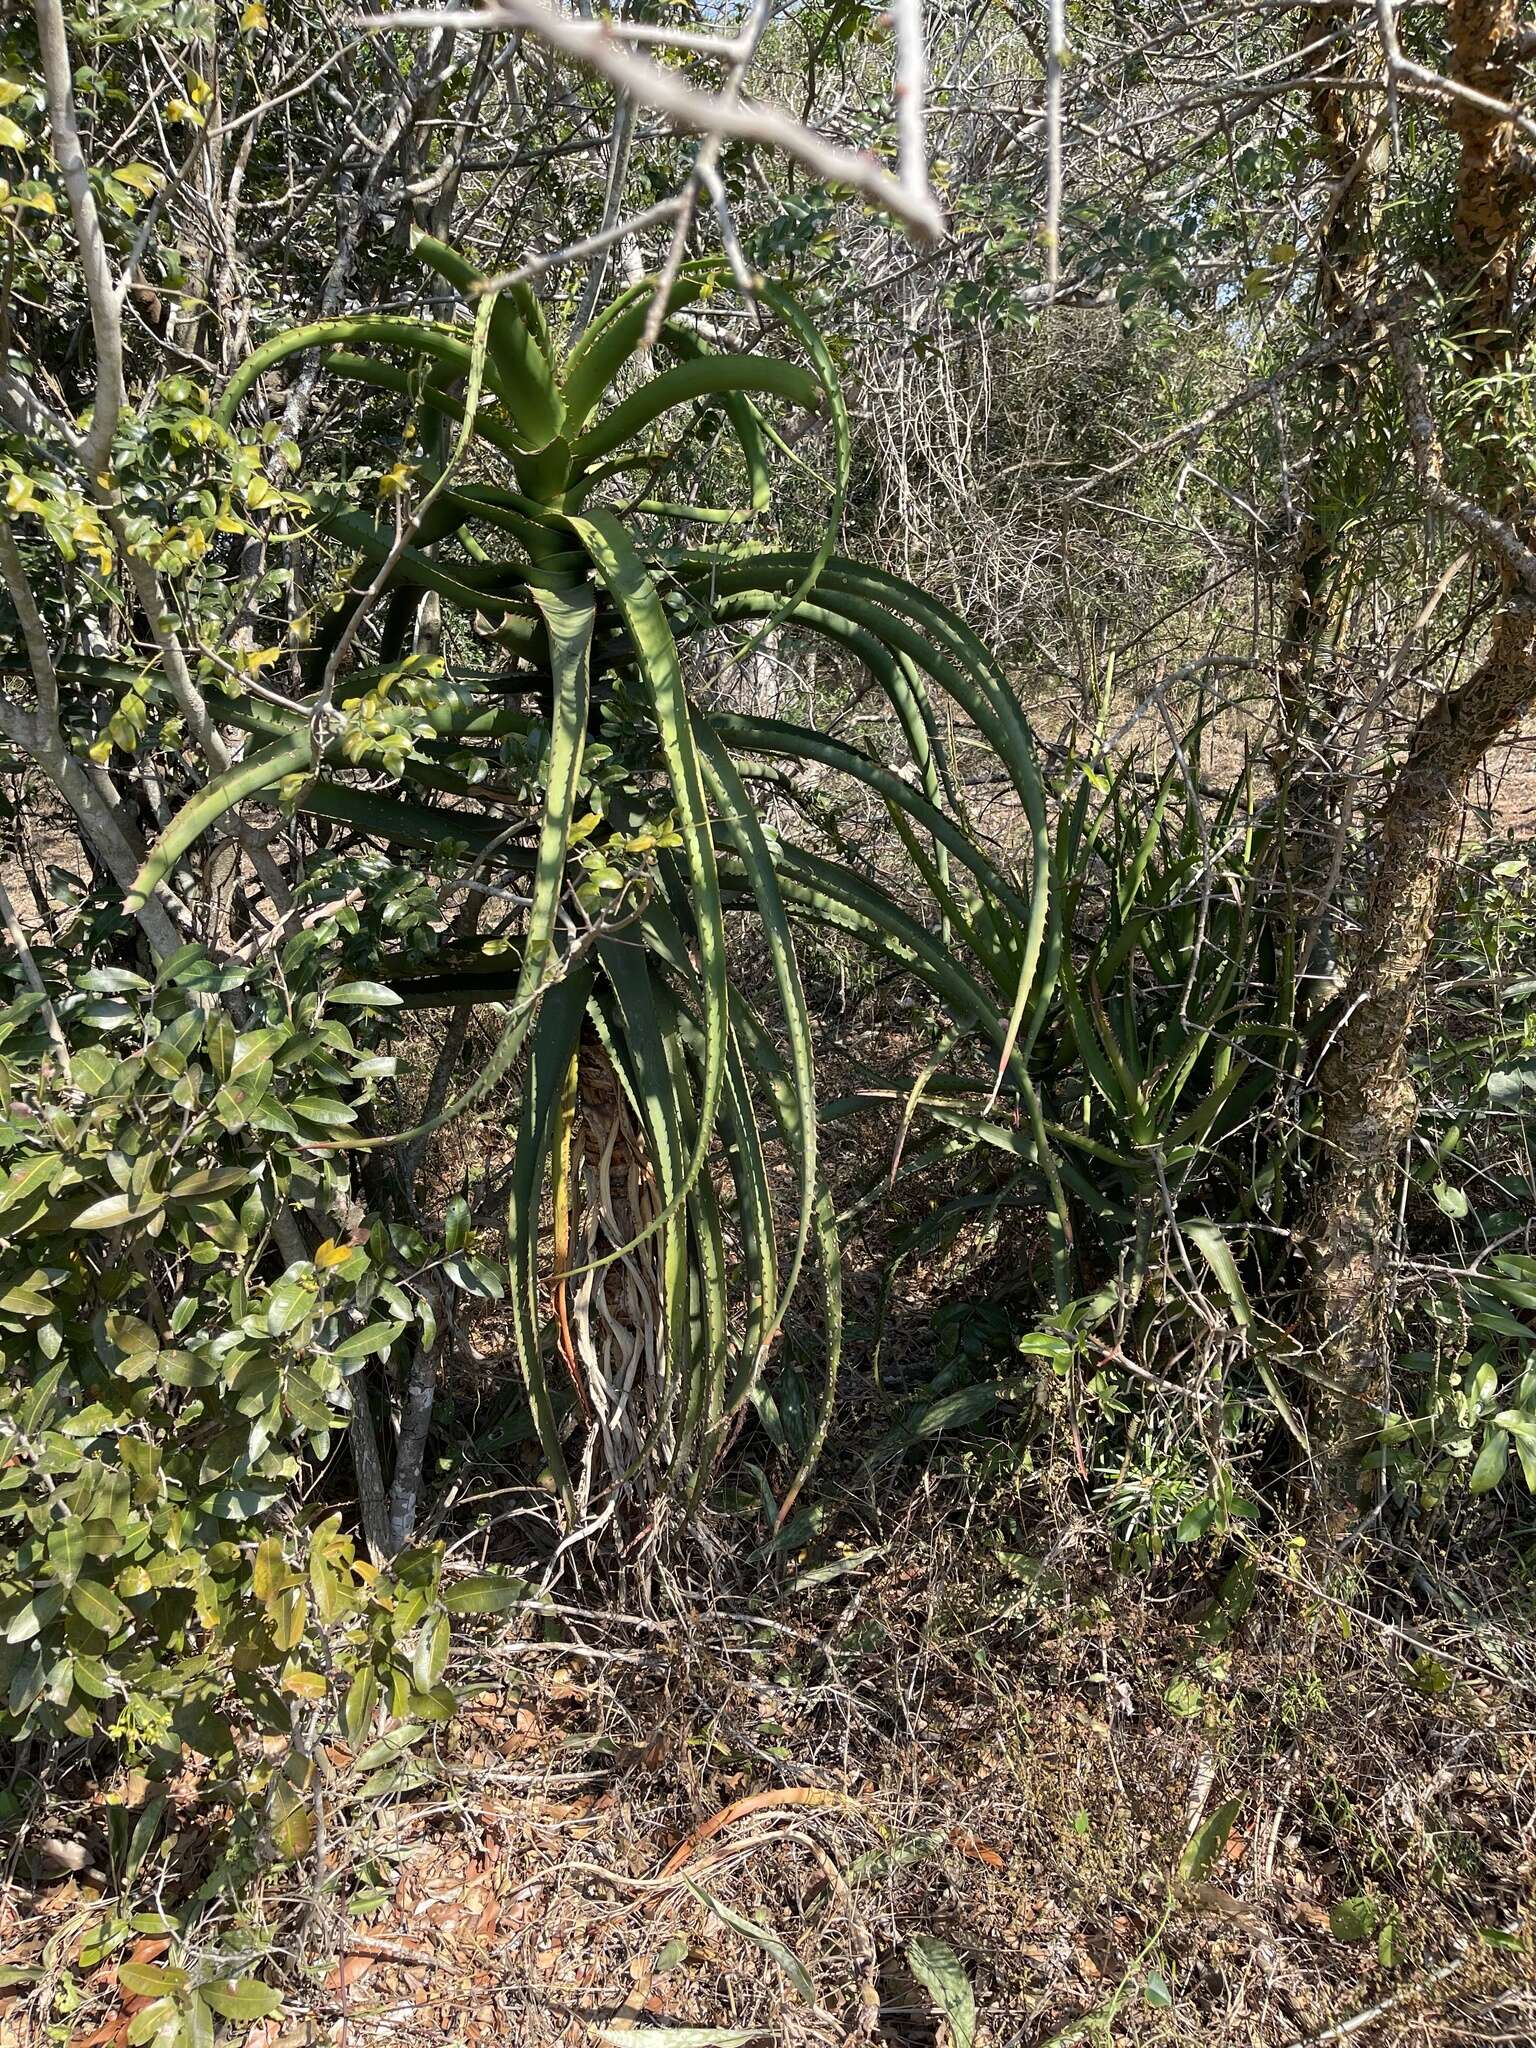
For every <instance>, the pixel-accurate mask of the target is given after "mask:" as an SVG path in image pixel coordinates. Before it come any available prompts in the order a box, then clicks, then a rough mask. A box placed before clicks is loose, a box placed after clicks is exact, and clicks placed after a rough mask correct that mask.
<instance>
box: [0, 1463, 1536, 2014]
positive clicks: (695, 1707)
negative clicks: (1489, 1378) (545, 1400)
mask: <svg viewBox="0 0 1536 2048" xmlns="http://www.w3.org/2000/svg"><path fill="white" fill-rule="evenodd" d="M1070 1492H1071V1487H1070V1474H1067V1473H1064V1472H1060V1471H1055V1472H1053V1471H1049V1470H1048V1471H1046V1472H1043V1473H1042V1474H1041V1476H1040V1478H1039V1479H1038V1480H1034V1481H1028V1482H1022V1483H1021V1484H1020V1486H1019V1488H1018V1491H1017V1497H1016V1499H1015V1501H1014V1503H1013V1507H1014V1510H1015V1512H1014V1513H1012V1514H1011V1515H1010V1514H1005V1513H1003V1512H1002V1511H1001V1508H1000V1506H999V1504H998V1502H997V1501H996V1499H995V1497H994V1496H992V1495H991V1494H990V1492H988V1491H984V1490H982V1489H981V1488H979V1487H978V1485H977V1483H976V1469H975V1465H974V1463H973V1462H972V1459H971V1457H970V1455H969V1454H968V1453H967V1452H966V1451H965V1450H964V1449H963V1448H961V1447H956V1448H952V1449H950V1450H948V1451H946V1452H945V1454H944V1455H943V1457H942V1459H940V1458H939V1457H937V1456H935V1455H933V1454H930V1455H927V1456H925V1457H922V1458H920V1459H911V1458H908V1459H906V1460H904V1461H901V1462H899V1463H898V1464H896V1465H895V1466H894V1467H888V1468H887V1479H886V1481H885V1483H884V1484H883V1485H882V1486H881V1488H880V1491H879V1493H878V1494H876V1493H875V1492H874V1491H873V1490H872V1489H871V1488H870V1487H869V1485H868V1484H867V1483H866V1484H865V1485H864V1486H863V1488H862V1490H856V1489H853V1488H850V1489H849V1490H848V1491H846V1492H842V1493H840V1495H839V1496H838V1497H837V1499H836V1506H835V1512H834V1511H832V1502H831V1500H828V1501H826V1502H825V1503H824V1504H825V1505H826V1507H827V1509H828V1513H827V1515H826V1518H825V1521H824V1525H823V1528H822V1530H821V1532H820V1534H819V1535H817V1536H816V1537H815V1538H814V1539H813V1540H812V1541H811V1542H810V1543H808V1544H806V1545H805V1546H803V1547H802V1548H800V1549H799V1550H797V1551H794V1552H790V1553H787V1554H783V1555H781V1556H779V1557H778V1558H776V1559H774V1560H772V1561H771V1563H770V1564H769V1565H768V1568H767V1569H766V1570H765V1571H764V1570H759V1571H758V1572H756V1573H754V1574H749V1573H746V1572H730V1571H721V1572H719V1573H717V1574H715V1575H714V1576H712V1577H710V1578H708V1579H705V1578H702V1577H700V1578H697V1579H694V1580H683V1579H677V1580H672V1581H670V1582H668V1583H667V1584H666V1585H665V1586H664V1587H662V1588H659V1589H658V1592H659V1596H660V1597H659V1598H658V1601H657V1604H656V1611H655V1612H654V1613H653V1614H651V1615H639V1614H626V1613H621V1612H616V1611H597V1610H594V1609H593V1608H592V1607H591V1606H590V1605H589V1604H587V1603H583V1602H581V1601H579V1600H578V1599H577V1598H576V1596H575V1594H574V1592H573V1591H572V1590H571V1589H562V1588H559V1587H555V1588H553V1589H551V1590H550V1591H549V1592H548V1593H546V1594H543V1595H539V1594H535V1593H534V1590H533V1589H532V1588H530V1589H529V1597H528V1599H527V1600H526V1601H525V1603H524V1605H523V1606H522V1608H521V1609H520V1610H519V1611H518V1612H517V1613H516V1614H513V1615H509V1616H503V1617H498V1618H495V1619H488V1620H487V1621H485V1622H484V1623H483V1624H479V1625H476V1624H466V1626H465V1629H464V1631H463V1633H462V1634H460V1635H459V1636H458V1638H457V1642H456V1649H455V1657H454V1663H453V1666H452V1668H451V1671H450V1679H451V1682H452V1683H453V1684H454V1685H455V1688H456V1690H458V1691H459V1692H460V1694H461V1695H462V1696H463V1697H465V1698H466V1699H467V1700H468V1701H469V1702H470V1704H469V1705H468V1706H467V1707H466V1709H465V1711H464V1712H463V1713H462V1714H461V1716H460V1717H459V1719H458V1720H457V1721H455V1722H453V1723H451V1724H448V1725H446V1726H444V1727H441V1728H438V1729H432V1730H426V1729H420V1728H418V1729H416V1730H410V1729H406V1730H402V1731H400V1733H399V1734H398V1736H397V1738H396V1740H395V1741H394V1743H393V1744H390V1745H385V1744H375V1745H373V1746H372V1747H371V1748H370V1749H369V1750H368V1751H367V1752H366V1753H363V1754H357V1753H354V1752H350V1751H349V1750H348V1749H347V1748H345V1747H344V1746H340V1745H334V1744H333V1745H330V1746H328V1747H327V1748H326V1750H325V1752H324V1757H323V1766H322V1770H321V1773H320V1779H319V1789H318V1791H317V1794H316V1799H315V1807H314V1812H315V1819H316V1827H315V1833H314V1839H313V1844H312V1847H311V1849H310V1851H309V1853H308V1854H307V1855H306V1856H305V1857H304V1858H302V1859H301V1860H300V1861H298V1862H295V1863H288V1864H282V1865H279V1864H272V1865H269V1866H267V1867H266V1868H265V1869H261V1870H256V1871H253V1873H252V1877H251V1881H250V1884H249V1887H248V1889H247V1891H246V1894H245V1897H244V1900H243V1904H242V1906H241V1907H240V1908H239V1909H238V1911H237V1910H236V1909H234V1908H233V1907H225V1908H224V1909H223V1911H222V1913H221V1914H220V1915H217V1916H214V1917H212V1918H209V1919H205V1920H204V1921H203V1923H202V1925H201V1928H200V1930H199V1933H198V1935H197V1938H196V1941H195V1943H193V1944H192V1945H190V1946H189V1947H188V1948H186V1949H185V1950H175V1951H172V1950H171V1948H170V1944H169V1942H168V1940H167V1937H166V1935H165V1934H164V1933H163V1932H160V1931H158V1930H157V1925H156V1915H157V1914H165V1915H169V1914H174V1912H175V1910H176V1908H177V1905H178V1904H179V1903H180V1902H181V1901H182V1900H184V1899H185V1898H186V1897H187V1896H189V1895H190V1894H192V1893H194V1892H195V1891H196V1889H197V1887H198V1886H199V1884H200V1883H201V1882H202V1881H203V1880H204V1879H205V1878H206V1876H207V1874H208V1860H209V1858H208V1852H207V1850H206V1848H205V1847H202V1846H200V1831H201V1829H202V1828H203V1827H204V1826H205V1825H206V1787H203V1786H198V1785H195V1784H193V1783H185V1784H179V1783H173V1784H171V1785H170V1786H168V1787H165V1788H163V1794H162V1792H156V1793H155V1794H154V1795H153V1796H151V1789H150V1788H149V1787H148V1786H147V1785H146V1784H145V1783H144V1782H143V1781H142V1780H138V1781H134V1780H131V1779H118V1780H115V1781H108V1782H106V1783H91V1782H89V1781H86V1780H81V1781H79V1782H77V1783H76V1784H75V1785H74V1786H73V1788H72V1792H73V1800H74V1803H73V1805H72V1806H71V1805H67V1804H60V1803H58V1802H56V1803H55V1804H54V1806H53V1807H52V1809H51V1811H50V1816H49V1819H48V1822H47V1826H48V1828H50V1829H51V1830H53V1831H54V1832H53V1834H52V1836H51V1838H50V1837H45V1836H44V1834H43V1833H42V1830H41V1827H40V1826H37V1825H34V1826H33V1827H32V1828H30V1829H28V1830H26V1831H24V1832H23V1834H22V1835H21V1837H20V1838H19V1840H18V1842H17V1844H16V1853H15V1855H14V1856H13V1862H12V1873H13V1874H12V1879H11V1882H10V1884H9V1886H8V1887H7V1890H6V1893H5V1895H4V1903H3V1905H0V1913H3V1915H4V1926H5V1941H6V1947H7V1954H8V1956H9V1957H10V1958H12V1959H13V1960H11V1962H10V1963H9V1965H8V1969H7V1978H6V1980H5V1981H6V1989H5V1990H4V1991H3V1993H0V1997H3V1998H4V1999H5V2001H6V2005H5V2007H4V2017H3V2019H0V2038H3V2039H4V2040H5V2041H6V2043H7V2048H12V2044H14V2048H22V2044H28V2048H30V2044H32V2043H40V2042H42V2041H45V2040H69V2041H71V2042H73V2043H75V2044H77V2048H87V2044H89V2048H116V2044H117V2043H118V2042H120V2041H126V2042H130V2043H131V2042H132V2040H133V2039H134V2038H135V2031H136V2030H135V2028H134V2024H133V2023H134V2020H135V2018H136V2016H137V2014H139V2013H141V2012H143V2011H144V2010H145V2009H146V2007H147V2006H148V2004H149V2002H150V1993H151V1992H152V1991H154V1990H156V1989H159V1990H160V1991H161V1993H162V1995H163V1984H160V1985H157V1983H156V1973H157V1972H158V1971H163V1970H165V1969H167V1968H169V1969H170V1970H172V1971H173V1972H182V1973H185V1983H186V1985H187V1986H188V1987H189V1991H188V1994H187V1995H189V1996H195V1995H196V1991H197V1987H199V1986H201V1987H203V1988H204V1989H209V1988H211V1989H212V1991H213V1993H214V1995H215V1997H217V1994H218V1989H219V1986H220V1985H221V1984H223V1983H225V1982H227V1981H228V1980H229V1978H230V1977H231V1975H232V1974H234V1973H237V1972H238V1968H239V1962H240V1959H241V1958H242V1957H244V1958H247V1959H248V1958H249V1957H250V1956H251V1955H253V1954H257V1953H260V1954H262V1955H263V1956H264V1959H265V1974H266V1977H267V1980H268V1982H270V1983H272V1984H274V1985H276V1986H277V1987H278V1988H279V1989H280V1990H281V1991H282V1993H283V1994H284V1996H285V1999H286V2014H287V2015H289V2017H285V2016H284V2014H282V2013H275V2012H274V2013H273V2014H272V2015H271V2016H267V2015H265V2014H264V2013H261V2012H258V2011H256V2010H255V2009H254V2008H253V2009H252V2010H251V2011H250V2012H249V2013H248V2014H247V2015H246V2016H245V2018H244V2020H243V2022H242V2023H241V2024H240V2025H237V2026H235V2027H234V2028H233V2029H232V2031H231V2033H230V2038H231V2039H236V2040H242V2039H243V2040H244V2041H245V2043H246V2044H247V2048H278V2044H280V2043H283V2044H286V2043H294V2044H297V2043H299V2042H301V2041H306V2042H307V2041H315V2042H318V2041H335V2042H347V2043H350V2044H352V2048H364V2044H368V2048H373V2044H384V2043H396V2042H399V2043H406V2042H422V2043H426V2042H433V2043H437V2042H443V2041H448V2040H452V2041H456V2042H458V2041H462V2042H464V2043H466V2044H479V2043H486V2044H490V2043H495V2042H500V2041H504V2040H515V2041H518V2042H528V2043H542V2042H548V2043H556V2042H560V2043H566V2044H571V2048H575V2044H577V2043H584V2042H606V2041H626V2042H643V2041H646V2040H650V2041H653V2042H655V2043H656V2044H657V2048H662V2044H665V2043H668V2042H670V2043H671V2044H673V2048H678V2044H681V2043H685V2042H686V2043H692V2044H698V2048H703V2044H704V2043H710V2044H713V2043H716V2042H721V2041H740V2042H743V2043H745V2042H748V2041H758V2040H763V2041H781V2042H786V2043H788V2042H795V2043H802V2042H803V2043H813V2042H825V2043H828V2044H832V2043H839V2042H845V2041H860V2040H867V2041H870V2042H887V2043H892V2044H896V2043H902V2044H907V2043H911V2044H917V2043H934V2042H939V2041H943V2040H948V2041H950V2042H953V2043H955V2044H956V2048H964V2044H965V2043H967V2042H974V2043H976V2044H978V2048H982V2044H986V2048H1045V2044H1046V2043H1055V2044H1059V2048H1066V2044H1068V2043H1072V2042H1083V2043H1090V2044H1095V2043H1104V2044H1108V2043H1111V2042H1113V2043H1116V2044H1120V2043H1136V2044H1143V2043H1145V2044H1148V2048H1152V2044H1159V2048H1161V2044H1174V2043H1184V2042H1189V2043H1194V2042H1203V2043H1209V2044H1213V2048H1226V2044H1228V2043H1230V2044H1233V2048H1237V2044H1239V2043H1241V2044H1243V2048H1254V2044H1263V2048H1289V2044H1293V2043H1295V2044H1303V2043H1306V2044H1313V2043H1319V2044H1320V2043H1322V2042H1325V2041H1331V2040H1334V2039H1342V2038H1349V2039H1355V2040H1359V2041H1362V2042H1365V2043H1375V2044H1381V2048H1384V2044H1386V2043H1392V2044H1394V2048H1395V2044H1399V2043H1402V2044H1419V2043H1422V2044H1424V2048H1429V2044H1439V2043H1447V2044H1449V2043H1452V2042H1459V2041H1464V2040H1479V2041H1484V2040H1487V2041H1492V2040H1500V2041H1523V2040H1526V2039H1529V2038H1530V2037H1531V2029H1532V2027H1533V2026H1536V1995H1533V1991H1532V1976H1531V1961H1532V1958H1531V1947H1530V1943H1531V1931H1530V1927H1529V1922H1528V1919H1527V1917H1526V1916H1527V1915H1528V1910H1529V1899H1530V1895H1531V1887H1532V1882H1533V1877H1536V1847H1533V1844H1536V1832H1533V1831H1536V1803H1533V1798H1532V1791H1531V1787H1532V1785H1533V1783H1536V1663H1533V1660H1532V1656H1531V1647H1530V1619H1531V1591H1530V1587H1529V1585H1528V1584H1525V1583H1521V1582H1519V1581H1518V1580H1517V1579H1511V1581H1510V1583H1508V1584H1506V1585H1503V1586H1499V1587H1492V1586H1489V1585H1488V1584H1487V1583H1486V1582H1485V1583H1483V1584H1476V1583H1474V1581H1473V1579H1472V1576H1471V1574H1470V1573H1469V1572H1468V1571H1467V1570H1466V1568H1465V1567H1464V1566H1463V1567H1460V1568H1458V1567H1456V1566H1454V1565H1453V1564H1452V1563H1451V1562H1450V1560H1449V1559H1448V1558H1447V1559H1442V1560H1440V1561H1438V1562H1437V1561H1436V1560H1434V1559H1430V1560H1428V1561H1427V1562H1426V1566H1425V1570H1426V1572H1427V1573H1428V1574H1430V1575H1434V1578H1435V1582H1434V1583H1433V1584H1429V1583H1426V1588H1425V1593H1424V1596H1423V1597H1422V1598H1421V1599H1420V1600H1418V1601H1417V1602H1413V1601H1409V1600H1405V1599H1403V1598H1402V1597H1401V1596H1400V1595H1399V1594H1395V1593H1393V1592H1391V1591H1390V1589H1391V1588H1392V1587H1394V1586H1397V1585H1400V1584H1401V1583H1402V1573H1401V1571H1400V1569H1399V1565H1400V1560H1397V1559H1395V1558H1394V1557H1393V1556H1392V1555H1391V1553H1390V1551H1389V1549H1388V1548H1387V1547H1386V1546H1385V1545H1383V1546H1380V1547H1378V1549H1377V1550H1376V1551H1375V1552H1366V1551H1362V1552H1361V1553H1360V1554H1359V1556H1358V1557H1357V1558H1356V1559H1355V1560H1354V1561H1353V1563H1352V1564H1351V1565H1350V1566H1349V1567H1348V1568H1347V1569H1346V1568H1345V1567H1344V1566H1342V1565H1340V1564H1339V1563H1338V1561H1337V1560H1335V1561H1333V1563H1332V1564H1327V1563H1325V1562H1324V1561H1323V1560H1322V1559H1320V1558H1314V1557H1313V1555H1312V1553H1311V1550H1310V1547H1309V1546H1308V1545H1306V1544H1305V1543H1303V1542H1301V1541H1300V1540H1299V1539H1295V1538H1292V1539H1290V1540H1289V1541H1287V1540H1285V1539H1283V1538H1281V1537H1279V1536H1274V1535H1270V1536H1264V1537H1261V1538H1257V1539H1254V1540H1253V1541H1252V1542H1250V1543H1247V1544H1244V1545H1243V1546H1242V1547H1241V1548H1239V1547H1237V1546H1226V1547H1224V1548H1220V1549H1218V1548H1215V1547H1212V1546H1209V1545H1207V1546H1197V1547H1189V1548H1186V1549H1184V1550H1183V1551H1181V1552H1179V1553H1178V1555H1177V1557H1176V1559H1175V1560H1174V1561H1172V1562H1169V1563H1166V1564H1163V1565H1161V1566H1159V1567H1157V1568H1156V1569H1155V1570H1153V1571H1152V1572H1150V1573H1141V1574H1131V1573H1127V1572H1124V1571H1119V1570H1116V1569H1115V1568H1114V1566H1113V1564H1112V1563H1111V1561H1110V1558H1109V1555H1108V1551H1107V1548H1106V1545H1105V1542H1104V1540H1103V1531H1102V1527H1101V1525H1100V1524H1099V1523H1098V1522H1097V1520H1096V1519H1095V1518H1093V1517H1091V1516H1088V1515H1085V1514H1083V1513H1080V1512H1077V1511H1075V1510H1073V1509H1071V1508H1067V1507H1062V1506H1061V1505H1060V1503H1061V1502H1063V1501H1065V1500H1066V1499H1068V1498H1069V1497H1070ZM1052 1499H1054V1500H1055V1501H1056V1502H1057V1503H1058V1505H1057V1507H1056V1508H1055V1509H1054V1510H1051V1509H1048V1508H1047V1506H1046V1503H1047V1502H1048V1501H1050V1500H1052ZM1024 1527H1029V1528H1030V1529H1031V1530H1032V1531H1033V1536H1032V1539H1031V1541H1032V1545H1033V1547H1031V1548H1025V1547H1023V1545H1024V1539H1023V1538H1022V1537H1021V1535H1020V1533H1019V1531H1020V1530H1021V1529H1022V1528H1024ZM494 1558H495V1541H494V1535H493V1536H492V1537H491V1538H490V1539H489V1548H488V1550H487V1554H486V1556H485V1557H483V1558H482V1557H478V1556H477V1557H476V1558H475V1559H474V1560H473V1563H474V1564H475V1565H476V1566H479V1565H481V1564H483V1563H488V1562H494ZM469 1565H470V1561H469V1560H468V1559H466V1558H463V1557H462V1556H461V1558H460V1560H459V1563H458V1567H457V1568H458V1570H459V1572H460V1574H461V1575H462V1574H463V1573H464V1572H465V1571H467V1570H468V1569H469ZM453 1570H454V1567H452V1566H451V1567H450V1571H449V1577H450V1581H451V1579H452V1576H453ZM1458 1609H1460V1611H1461V1617H1462V1618H1460V1619H1451V1618H1448V1617H1450V1616H1452V1615H1453V1614H1455V1613H1456V1612H1457V1610H1458ZM10 1796H11V1798H12V1800H13V1801H14V1800H15V1798H16V1791H15V1788H13V1790H12V1793H11V1795H10ZM183 1821H185V1823H186V1825H185V1826H183ZM163 1924H164V1925H165V1926H169V1925H170V1924H171V1921H170V1920H169V1919H167V1920H165V1921H164V1923H163ZM1341 2029H1342V2030H1343V2031H1342V2032H1341V2031H1340V2030H1341ZM687 2030H693V2031H687Z"/></svg>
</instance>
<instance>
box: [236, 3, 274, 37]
mask: <svg viewBox="0 0 1536 2048" xmlns="http://www.w3.org/2000/svg"><path fill="white" fill-rule="evenodd" d="M240 32H241V34H242V35H247V36H262V35H265V34H266V32H267V10H266V8H265V7H263V6H262V4H261V0H250V5H249V6H248V7H247V8H246V10H245V12H244V13H243V14H242V15H241V17H240Z"/></svg>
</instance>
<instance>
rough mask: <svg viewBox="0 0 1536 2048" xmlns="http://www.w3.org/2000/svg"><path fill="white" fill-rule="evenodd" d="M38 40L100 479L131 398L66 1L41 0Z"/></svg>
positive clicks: (92, 452) (89, 453) (91, 462)
mask: <svg viewBox="0 0 1536 2048" xmlns="http://www.w3.org/2000/svg"><path fill="white" fill-rule="evenodd" d="M35 12H36V16H37V39H38V43H39V45H40V47H41V50H42V58H43V76H44V78H45V79H46V81H47V86H48V123H49V127H50V128H51V130H52V133H53V154H54V157H55V159H56V160H57V162H58V166H59V174H60V176H61V177H62V178H63V180H64V190H65V193H66V195H67V196H68V199H69V212H70V218H71V219H72V220H73V222H74V224H75V238H76V240H77V241H78V242H79V244H80V273H81V276H82V278H83V279H84V282H85V292H86V298H87V301H88V302H89V305H90V309H91V332H92V335H93V337H94V339H95V343H96V403H95V406H94V409H93V411H92V415H91V425H90V431H89V432H88V433H87V434H86V436H85V438H84V439H83V440H82V441H81V443H80V445H79V449H78V453H79V457H80V460H81V462H82V463H83V464H84V465H85V470H86V474H87V475H88V476H90V477H93V478H94V477H96V476H98V475H99V474H100V473H101V470H102V469H103V467H104V466H105V463H106V460H107V456H108V454H109V453H110V451H111V447H112V436H113V435H114V434H115V433H116V431H117V422H118V417H119V415H120V414H121V412H122V409H123V404H124V401H125V398H126V386H125V384H124V382H123V325H122V314H121V308H120V306H119V303H118V297H117V291H116V288H115V286H114V284H113V281H112V264H111V260H110V258H109V257H108V255H107V244H106V238H105V237H104V235H103V234H102V231H101V217H100V215H99V214H98V213H97V211H96V198H95V194H94V193H93V192H92V191H91V172H90V166H89V165H88V164H87V163H86V160H85V154H84V152H83V150H82V149H81V147H80V130H79V127H78V124H77V123H76V120H75V92H74V66H73V62H72V60H71V57H70V51H69V38H68V36H67V35H66V33H65V30H64V11H63V8H62V7H61V5H60V0H36V5H35Z"/></svg>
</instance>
